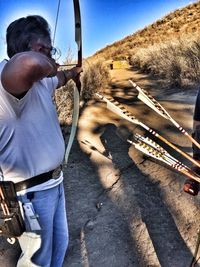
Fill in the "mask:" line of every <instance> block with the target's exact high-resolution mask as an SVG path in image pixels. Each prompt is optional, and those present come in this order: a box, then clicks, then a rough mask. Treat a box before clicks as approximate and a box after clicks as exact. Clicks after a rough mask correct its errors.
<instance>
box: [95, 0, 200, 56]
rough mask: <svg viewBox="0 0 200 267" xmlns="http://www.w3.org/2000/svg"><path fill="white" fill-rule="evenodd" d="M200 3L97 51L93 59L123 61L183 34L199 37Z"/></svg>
mask: <svg viewBox="0 0 200 267" xmlns="http://www.w3.org/2000/svg"><path fill="white" fill-rule="evenodd" d="M199 33H200V1H197V2H196V3H193V4H190V5H188V6H186V7H185V8H182V9H177V10H176V11H175V12H172V13H170V14H168V15H167V16H165V17H163V18H161V19H160V20H158V21H156V22H155V23H153V24H151V25H149V26H147V27H145V28H144V29H142V30H139V31H137V32H135V33H133V34H131V35H129V36H127V37H125V38H124V39H122V40H120V41H118V42H115V43H113V44H111V45H108V46H106V47H105V48H103V49H101V50H99V51H97V52H96V53H95V54H94V56H93V57H92V58H104V59H105V60H108V59H123V58H127V57H129V56H131V55H132V54H133V52H135V51H137V49H138V48H146V47H148V46H150V45H154V44H159V43H163V42H165V41H167V40H171V39H172V38H177V39H178V38H180V37H181V36H182V35H183V34H193V35H199Z"/></svg>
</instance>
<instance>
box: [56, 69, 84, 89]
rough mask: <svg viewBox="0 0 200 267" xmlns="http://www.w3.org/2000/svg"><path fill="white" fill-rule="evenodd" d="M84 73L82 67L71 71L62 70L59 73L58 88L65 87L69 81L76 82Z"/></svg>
mask: <svg viewBox="0 0 200 267" xmlns="http://www.w3.org/2000/svg"><path fill="white" fill-rule="evenodd" d="M81 72H82V68H81V67H74V68H72V69H70V70H61V71H58V72H57V77H58V86H57V88H59V87H61V86H64V85H65V84H66V83H67V82H68V81H69V80H71V79H72V80H75V79H76V77H77V76H78V75H79V74H80V73H81Z"/></svg>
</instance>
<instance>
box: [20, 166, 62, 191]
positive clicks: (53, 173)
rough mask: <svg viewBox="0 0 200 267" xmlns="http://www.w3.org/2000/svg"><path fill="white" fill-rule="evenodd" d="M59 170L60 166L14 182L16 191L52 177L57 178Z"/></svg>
mask: <svg viewBox="0 0 200 267" xmlns="http://www.w3.org/2000/svg"><path fill="white" fill-rule="evenodd" d="M61 170H62V168H61V166H59V167H58V168H56V169H55V170H52V171H49V172H45V173H41V174H39V175H36V176H34V177H31V178H29V179H27V180H25V181H21V182H18V183H15V190H16V192H18V191H21V190H25V189H27V188H30V187H33V186H35V185H39V184H42V183H45V182H47V181H48V180H50V179H52V178H53V179H57V178H59V174H60V172H61Z"/></svg>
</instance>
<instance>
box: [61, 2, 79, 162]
mask: <svg viewBox="0 0 200 267" xmlns="http://www.w3.org/2000/svg"><path fill="white" fill-rule="evenodd" d="M73 4H74V21H75V41H76V43H77V46H78V63H77V65H76V66H77V67H81V66H82V36H81V12H80V5H79V0H73ZM75 83H76V86H75V88H74V108H73V115H72V128H71V132H70V136H69V142H68V145H67V148H66V152H65V163H66V164H67V162H68V157H69V153H70V150H71V147H72V144H73V141H74V137H75V135H76V129H77V125H78V117H79V98H80V97H79V94H80V91H81V82H80V75H78V76H77V78H76V80H75Z"/></svg>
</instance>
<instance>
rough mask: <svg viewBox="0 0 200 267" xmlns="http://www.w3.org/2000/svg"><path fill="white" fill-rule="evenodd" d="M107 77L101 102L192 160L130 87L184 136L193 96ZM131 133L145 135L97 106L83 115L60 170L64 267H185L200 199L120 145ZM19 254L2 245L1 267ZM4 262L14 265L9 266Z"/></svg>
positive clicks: (122, 76)
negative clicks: (113, 103)
mask: <svg viewBox="0 0 200 267" xmlns="http://www.w3.org/2000/svg"><path fill="white" fill-rule="evenodd" d="M111 75H112V88H111V90H107V91H106V94H111V95H112V96H113V97H114V98H115V99H116V100H118V101H119V102H120V103H122V104H123V105H125V107H127V109H129V110H130V111H131V112H133V114H134V115H135V116H136V117H137V118H138V119H140V120H141V121H143V122H144V123H145V124H147V125H149V126H150V127H153V128H155V129H157V130H159V132H160V133H162V135H163V136H165V137H166V138H167V139H169V140H170V141H172V142H174V143H176V144H177V145H178V146H179V147H181V148H182V149H183V150H184V151H186V152H189V153H191V144H190V143H189V142H188V141H187V140H186V139H185V138H184V137H183V136H181V135H180V134H178V132H177V130H176V129H175V128H174V127H173V126H172V125H171V124H170V123H169V122H167V121H166V120H164V119H163V118H160V117H159V116H158V115H157V114H155V113H153V112H152V111H151V110H150V109H149V108H147V107H145V106H144V104H142V103H141V102H139V101H138V100H137V98H136V95H137V94H136V91H135V90H134V89H133V88H131V87H130V84H129V83H128V79H129V78H133V79H134V81H135V82H138V84H139V85H140V86H142V87H143V88H144V89H147V90H149V91H150V92H151V93H152V95H154V96H155V98H157V99H159V101H161V103H162V104H163V105H164V106H165V107H166V108H167V110H168V111H169V113H170V114H171V115H172V116H174V115H175V117H176V118H177V120H178V122H179V123H180V124H181V125H182V126H184V127H185V128H186V129H187V130H189V131H191V127H192V113H193V107H194V101H195V95H194V94H191V93H190V94H183V93H180V92H179V93H178V94H169V92H167V91H164V92H163V91H162V92H161V91H160V90H159V86H158V83H157V82H156V81H153V80H150V79H148V77H146V76H145V75H141V74H139V73H137V72H133V71H131V70H113V71H112V72H111ZM136 132H140V133H141V132H142V131H141V129H139V128H138V127H137V128H136V127H135V125H133V124H131V123H129V122H126V121H124V120H122V119H120V118H119V117H118V116H117V115H115V114H114V113H112V112H110V111H108V110H107V109H106V107H105V104H104V103H102V102H96V101H91V102H89V103H88V104H87V106H86V107H84V109H83V110H82V113H81V116H80V120H79V129H78V135H77V137H78V141H76V142H75V143H74V145H73V148H72V153H71V155H70V159H69V164H68V168H67V169H66V170H65V177H66V178H65V189H66V199H67V210H68V220H69V231H70V244H69V250H68V253H67V256H66V259H65V263H64V265H63V266H64V267H81V266H83V267H148V266H149V267H150V266H151V267H159V266H161V267H189V264H190V262H191V259H192V253H193V252H194V249H195V244H196V238H197V230H198V229H199V228H200V216H199V204H200V198H199V196H198V197H196V198H192V197H190V196H189V195H187V194H185V193H184V192H183V191H182V185H183V182H184V179H185V178H184V177H183V176H182V175H179V174H177V173H174V172H172V171H171V170H169V169H166V168H164V167H163V166H160V165H158V164H156V163H154V162H152V161H151V160H149V159H146V160H144V158H143V157H142V155H141V154H140V153H139V152H138V151H136V150H135V149H134V147H132V146H130V145H129V144H128V143H127V142H126V141H125V137H128V136H130V135H131V134H133V133H136ZM174 156H177V154H174ZM179 159H181V160H182V158H181V157H179ZM16 248H18V246H17V244H16V245H15V246H14V247H12V246H10V245H8V244H7V243H6V242H4V241H2V243H1V250H0V267H13V266H15V264H14V262H15V261H16V257H17V254H16V251H17V250H16ZM8 257H9V259H12V263H10V264H7V265H6V264H5V259H6V258H7V259H8ZM10 261H11V260H10ZM6 262H7V261H6ZM197 266H200V265H197Z"/></svg>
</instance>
